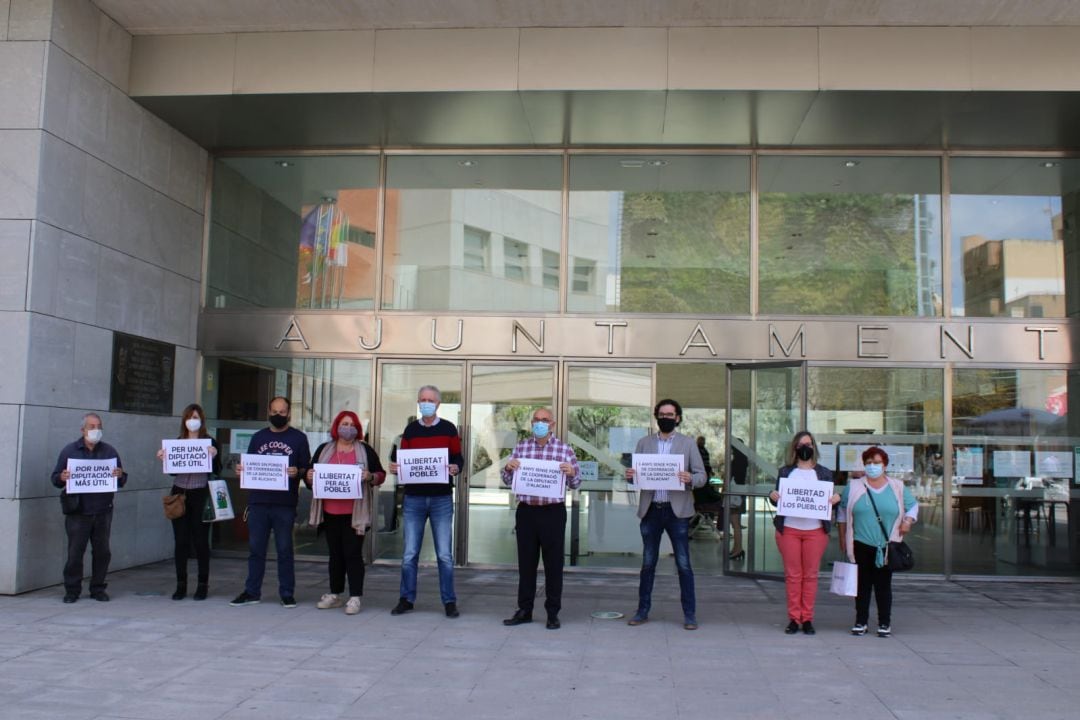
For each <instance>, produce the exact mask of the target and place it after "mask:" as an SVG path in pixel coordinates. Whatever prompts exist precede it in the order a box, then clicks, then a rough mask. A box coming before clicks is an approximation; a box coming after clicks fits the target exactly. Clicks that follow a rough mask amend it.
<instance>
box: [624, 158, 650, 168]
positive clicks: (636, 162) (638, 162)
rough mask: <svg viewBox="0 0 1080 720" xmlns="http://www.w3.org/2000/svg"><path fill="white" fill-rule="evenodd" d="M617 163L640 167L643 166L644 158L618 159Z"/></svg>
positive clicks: (629, 166) (627, 166) (625, 166)
mask: <svg viewBox="0 0 1080 720" xmlns="http://www.w3.org/2000/svg"><path fill="white" fill-rule="evenodd" d="M619 164H620V165H622V166H623V167H624V168H641V167H645V161H644V160H620V161H619Z"/></svg>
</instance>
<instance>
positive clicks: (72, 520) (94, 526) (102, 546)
mask: <svg viewBox="0 0 1080 720" xmlns="http://www.w3.org/2000/svg"><path fill="white" fill-rule="evenodd" d="M112 515H113V514H112V509H109V510H106V511H105V512H103V513H97V514H95V515H82V514H79V513H76V514H74V515H65V516H64V529H65V530H66V531H67V541H68V546H67V563H66V564H65V565H64V590H65V591H67V592H68V593H72V594H74V595H78V594H80V593H81V592H82V579H83V555H85V554H86V543H87V542H89V543H90V545H91V547H92V548H93V562H92V565H91V566H92V570H91V575H90V592H91V593H96V592H98V591H99V590H104V589H105V586H106V582H105V575H106V574H108V572H109V561H110V560H111V559H112V552H111V551H110V550H109V533H110V532H111V531H112Z"/></svg>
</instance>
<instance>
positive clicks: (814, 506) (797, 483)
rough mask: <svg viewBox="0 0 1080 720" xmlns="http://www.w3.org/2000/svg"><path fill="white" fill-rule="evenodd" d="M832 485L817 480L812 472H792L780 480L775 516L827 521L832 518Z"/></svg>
mask: <svg viewBox="0 0 1080 720" xmlns="http://www.w3.org/2000/svg"><path fill="white" fill-rule="evenodd" d="M832 494H833V484H832V483H831V482H823V481H821V480H818V479H817V474H815V473H814V471H813V470H793V471H792V472H791V475H789V476H787V477H786V478H780V500H779V501H778V502H777V503H776V514H777V515H784V516H787V517H798V518H809V519H810V520H829V519H831V518H832V503H830V502H829V499H830V498H831V497H832Z"/></svg>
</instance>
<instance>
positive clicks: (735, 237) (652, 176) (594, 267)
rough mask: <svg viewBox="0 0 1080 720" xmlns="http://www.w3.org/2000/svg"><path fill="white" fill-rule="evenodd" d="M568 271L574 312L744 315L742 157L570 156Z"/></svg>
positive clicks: (746, 193) (746, 239)
mask: <svg viewBox="0 0 1080 720" xmlns="http://www.w3.org/2000/svg"><path fill="white" fill-rule="evenodd" d="M569 268H570V292H569V297H568V301H567V307H568V308H569V309H570V310H572V311H579V312H605V311H618V312H650V313H695V312H696V313H709V314H744V313H747V312H749V309H750V160H749V158H747V157H703V156H689V155H664V156H648V157H644V156H641V157H634V156H621V155H604V156H587V155H585V156H581V155H578V156H573V157H571V158H570V262H569Z"/></svg>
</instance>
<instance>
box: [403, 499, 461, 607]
mask: <svg viewBox="0 0 1080 720" xmlns="http://www.w3.org/2000/svg"><path fill="white" fill-rule="evenodd" d="M401 515H402V517H403V518H404V527H403V528H402V529H403V531H404V535H405V552H404V553H403V554H402V556H401V597H403V598H405V599H406V600H408V601H409V602H416V572H417V567H418V566H419V562H420V545H421V544H422V543H423V542H424V523H425V522H426V521H427V520H428V519H430V520H431V539H432V540H434V541H435V557H436V558H438V561H439V594H440V595H441V596H442V601H443V605H445V604H446V603H451V602H457V596H456V595H454V553H453V550H452V546H451V543H452V542H453V529H454V498H453V496H452V495H432V496H427V495H406V496H405V499H404V501H403V502H402V504H401Z"/></svg>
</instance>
